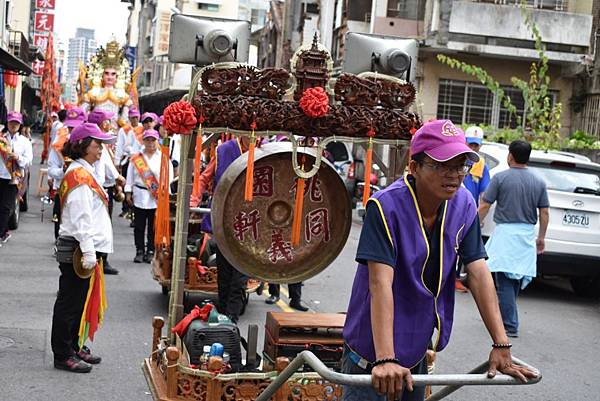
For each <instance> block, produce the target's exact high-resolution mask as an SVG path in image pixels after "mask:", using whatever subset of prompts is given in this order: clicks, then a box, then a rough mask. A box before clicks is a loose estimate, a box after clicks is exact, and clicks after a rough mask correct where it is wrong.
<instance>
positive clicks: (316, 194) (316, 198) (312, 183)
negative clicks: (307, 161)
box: [290, 176, 323, 202]
mask: <svg viewBox="0 0 600 401" xmlns="http://www.w3.org/2000/svg"><path fill="white" fill-rule="evenodd" d="M297 186H298V180H296V181H294V185H292V188H291V189H290V193H291V194H293V195H294V197H295V196H296V187H297ZM307 193H308V194H309V198H310V200H311V202H323V192H322V191H321V180H319V177H318V176H314V177H312V178H309V179H308V182H307V184H306V185H305V186H304V196H306V194H307Z"/></svg>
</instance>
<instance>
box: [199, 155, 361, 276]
mask: <svg viewBox="0 0 600 401" xmlns="http://www.w3.org/2000/svg"><path fill="white" fill-rule="evenodd" d="M302 155H305V167H304V170H305V171H309V170H310V169H311V168H312V166H313V163H314V161H315V156H314V155H315V151H314V150H312V149H309V148H307V149H303V148H301V147H299V148H298V157H299V158H302ZM247 159H248V153H245V154H243V155H242V156H241V157H239V158H238V159H237V160H235V161H234V162H233V163H232V164H231V165H230V166H229V167H228V168H227V170H225V172H224V174H223V176H222V177H221V179H220V181H219V184H218V185H217V187H216V188H215V193H214V196H213V201H212V206H211V218H212V227H213V232H214V235H215V239H216V241H217V244H218V246H219V250H220V251H221V252H222V253H223V255H224V256H225V258H227V260H228V261H229V262H230V263H231V264H232V265H233V266H234V267H235V268H237V269H238V270H239V271H241V272H242V273H244V274H246V275H248V276H250V277H256V278H259V279H261V280H263V281H268V282H270V283H279V284H283V283H296V282H300V281H303V280H306V279H308V278H310V277H313V276H314V275H316V274H318V273H320V272H321V271H322V270H323V269H325V268H326V267H327V266H329V264H331V262H333V261H334V260H335V258H336V257H337V256H338V254H339V253H340V252H341V251H342V249H343V247H344V245H345V243H346V239H347V237H348V234H349V232H350V225H351V223H352V209H351V206H350V197H349V195H348V192H347V190H346V186H345V185H344V182H343V181H342V179H341V178H340V176H339V174H338V173H337V172H336V171H335V169H334V168H333V167H332V165H331V164H330V163H329V162H328V161H326V160H325V159H324V158H323V159H322V161H321V166H320V168H319V171H318V173H317V175H315V176H314V177H313V178H311V179H308V180H306V181H305V191H304V207H303V210H302V226H301V235H300V244H299V245H298V246H296V247H294V246H292V243H291V238H292V220H293V217H294V202H295V196H296V195H295V193H296V191H295V188H296V180H297V177H296V174H295V173H294V170H293V168H292V147H291V144H290V143H270V144H266V145H263V146H262V147H260V148H257V149H256V150H255V156H254V191H253V199H252V201H245V200H244V187H245V182H246V165H247Z"/></svg>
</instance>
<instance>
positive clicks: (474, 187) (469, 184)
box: [463, 126, 490, 206]
mask: <svg viewBox="0 0 600 401" xmlns="http://www.w3.org/2000/svg"><path fill="white" fill-rule="evenodd" d="M465 138H466V140H467V146H469V147H470V148H471V150H473V152H476V153H477V154H478V155H479V149H481V145H482V144H483V130H482V129H481V128H480V127H477V126H472V127H469V128H467V130H466V131H465ZM489 184H490V170H489V169H488V166H487V165H486V164H485V159H484V158H483V157H482V156H481V155H479V161H478V162H477V163H474V164H473V166H471V170H469V174H467V175H466V176H465V179H464V181H463V185H464V186H465V188H467V189H468V190H469V192H470V193H471V195H473V198H474V199H475V205H477V206H479V201H480V199H481V197H482V196H483V193H484V192H485V190H486V188H487V187H488V185H489Z"/></svg>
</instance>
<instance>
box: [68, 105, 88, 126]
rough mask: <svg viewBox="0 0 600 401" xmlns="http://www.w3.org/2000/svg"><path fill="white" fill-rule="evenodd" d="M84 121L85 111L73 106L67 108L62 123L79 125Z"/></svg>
mask: <svg viewBox="0 0 600 401" xmlns="http://www.w3.org/2000/svg"><path fill="white" fill-rule="evenodd" d="M84 122H85V111H83V109H82V108H81V107H73V108H71V109H69V110H67V117H66V118H65V122H64V125H65V126H66V127H71V128H75V127H79V126H80V125H81V124H83V123H84Z"/></svg>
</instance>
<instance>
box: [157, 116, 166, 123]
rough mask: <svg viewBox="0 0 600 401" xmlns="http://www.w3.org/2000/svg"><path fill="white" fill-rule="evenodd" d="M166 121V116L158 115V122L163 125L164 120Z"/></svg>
mask: <svg viewBox="0 0 600 401" xmlns="http://www.w3.org/2000/svg"><path fill="white" fill-rule="evenodd" d="M164 121H165V118H164V117H163V116H159V117H158V123H159V124H160V125H163V122H164Z"/></svg>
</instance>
